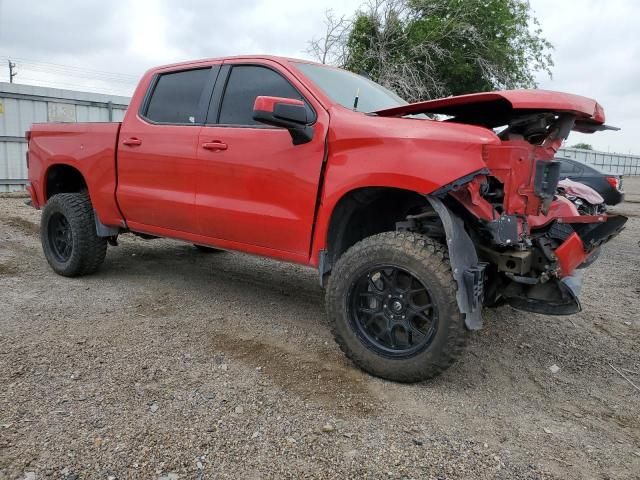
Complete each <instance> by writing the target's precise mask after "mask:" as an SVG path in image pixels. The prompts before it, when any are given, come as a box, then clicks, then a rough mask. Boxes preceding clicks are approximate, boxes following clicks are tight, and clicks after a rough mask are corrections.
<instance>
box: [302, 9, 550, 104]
mask: <svg viewBox="0 0 640 480" xmlns="http://www.w3.org/2000/svg"><path fill="white" fill-rule="evenodd" d="M340 38H341V39H342V48H341V50H340V52H341V55H340V57H339V59H338V61H337V62H335V63H338V64H339V66H342V67H344V68H347V69H349V70H352V71H354V72H356V73H365V74H367V75H368V76H369V77H370V78H371V79H373V80H375V81H377V82H379V83H381V84H383V85H385V86H387V87H390V88H392V89H394V90H396V91H397V92H398V93H399V94H400V95H401V96H403V97H405V98H407V100H413V101H415V100H419V99H427V98H434V97H439V96H443V95H457V94H463V93H469V92H477V91H487V90H494V89H510V88H528V87H534V86H535V85H536V83H535V74H536V72H538V71H544V72H547V73H548V74H549V75H551V67H552V66H553V61H552V58H551V53H550V52H551V49H552V48H553V47H552V45H551V44H550V43H549V42H548V41H547V40H546V39H544V38H543V37H542V31H541V29H540V25H539V23H538V21H537V20H536V18H535V17H534V16H533V14H532V12H531V9H530V6H529V2H528V1H527V0H372V1H371V3H368V4H366V5H365V6H363V7H361V9H360V10H359V11H358V12H357V13H356V15H355V16H354V18H353V19H352V21H350V22H349V23H348V24H345V25H344V31H343V34H342V35H341V36H340ZM312 42H313V41H312Z"/></svg>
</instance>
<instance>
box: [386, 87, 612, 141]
mask: <svg viewBox="0 0 640 480" xmlns="http://www.w3.org/2000/svg"><path fill="white" fill-rule="evenodd" d="M539 112H554V113H563V112H566V113H571V114H573V115H575V116H576V123H575V126H574V128H573V129H574V130H576V131H583V132H585V133H590V132H593V131H596V130H604V129H610V128H612V127H607V126H606V125H604V122H605V116H604V110H603V108H602V106H601V105H600V104H599V103H598V102H596V101H595V100H593V99H591V98H587V97H582V96H580V95H573V94H570V93H562V92H553V91H549V90H537V89H532V90H503V91H497V92H484V93H472V94H469V95H460V96H455V97H447V98H441V99H437V100H428V101H425V102H417V103H410V104H408V105H400V106H398V107H393V108H386V109H383V110H379V111H377V112H375V113H376V114H377V115H380V116H384V117H397V116H403V115H411V114H420V113H425V114H442V115H448V116H450V117H452V118H451V119H450V120H447V121H451V122H457V123H469V124H473V125H482V126H484V127H487V128H496V127H499V126H502V125H506V124H508V123H510V121H511V120H513V119H514V118H516V117H520V116H522V115H525V114H530V113H539Z"/></svg>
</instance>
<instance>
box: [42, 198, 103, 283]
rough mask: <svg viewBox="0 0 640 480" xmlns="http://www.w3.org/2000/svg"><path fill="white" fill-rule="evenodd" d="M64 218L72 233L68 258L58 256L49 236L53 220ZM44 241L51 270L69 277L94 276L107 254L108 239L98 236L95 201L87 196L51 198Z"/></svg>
mask: <svg viewBox="0 0 640 480" xmlns="http://www.w3.org/2000/svg"><path fill="white" fill-rule="evenodd" d="M60 216H62V217H64V218H65V219H66V221H67V222H68V225H69V227H70V230H71V245H72V247H71V252H70V254H69V256H68V258H61V257H60V256H59V255H57V254H56V247H55V246H54V245H53V243H52V240H51V236H50V234H49V228H50V224H51V222H52V219H59V218H60ZM40 240H41V241H42V248H43V250H44V255H45V257H46V259H47V261H48V262H49V265H51V268H52V269H53V270H54V271H55V272H56V273H58V274H59V275H63V276H65V277H77V276H81V275H87V274H90V273H94V272H95V271H96V270H98V268H99V267H100V265H101V264H102V262H103V261H104V257H105V255H106V254H107V239H106V238H103V237H99V236H98V235H97V234H96V223H95V218H94V213H93V207H92V206H91V200H90V199H89V196H88V195H87V194H86V193H59V194H57V195H54V196H53V197H51V198H50V199H49V200H48V201H47V204H46V205H45V207H44V209H43V211H42V218H41V220H40Z"/></svg>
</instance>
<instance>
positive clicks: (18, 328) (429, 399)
mask: <svg viewBox="0 0 640 480" xmlns="http://www.w3.org/2000/svg"><path fill="white" fill-rule="evenodd" d="M626 188H627V191H628V192H629V193H628V197H627V198H628V200H629V202H627V203H625V204H624V205H622V206H621V207H620V208H619V209H618V210H619V211H621V212H623V213H625V214H628V215H629V216H630V220H629V223H628V227H627V229H626V230H625V231H624V232H623V234H622V235H621V236H620V237H618V238H617V239H616V240H614V241H613V242H612V243H611V244H609V245H608V246H607V248H606V250H605V252H604V254H603V256H602V257H601V259H600V260H599V261H598V262H597V263H596V264H595V265H594V266H593V267H592V268H591V269H590V270H589V271H588V273H587V274H586V280H585V285H584V290H583V307H584V310H583V312H582V313H580V314H578V315H574V316H572V317H555V318H554V317H545V316H540V315H535V314H528V313H522V312H518V311H515V310H512V309H510V308H509V307H503V308H501V309H498V310H487V311H485V312H486V313H485V322H486V326H485V328H484V329H483V330H482V331H480V332H479V333H477V334H474V335H472V336H471V339H470V345H469V348H468V350H467V352H466V355H465V356H464V358H463V359H462V360H461V361H460V362H458V363H457V364H456V365H455V366H454V367H453V368H451V369H450V370H449V371H447V372H446V373H445V374H444V375H443V376H441V377H440V378H438V379H435V380H433V381H430V382H427V383H422V384H416V385H399V384H394V383H390V382H386V381H383V380H379V379H376V378H372V377H370V376H368V375H366V374H364V373H362V372H360V371H359V370H357V369H356V368H354V367H353V366H352V365H351V364H350V363H349V362H348V361H347V360H346V359H345V358H344V357H343V355H342V354H341V353H340V351H339V350H338V348H337V346H336V345H335V344H334V342H333V339H332V338H331V336H330V333H329V331H328V328H327V325H326V320H325V317H324V311H323V294H322V291H321V290H320V288H319V287H318V282H317V275H316V273H315V271H312V270H309V269H306V268H303V267H300V266H295V265H287V264H281V263H277V262H274V261H270V260H265V259H260V258H255V257H250V256H247V255H242V254H236V253H221V254H215V255H206V254H201V253H199V252H197V251H196V250H195V249H194V248H193V247H192V246H190V245H185V244H181V243H178V242H174V241H168V240H153V241H144V240H142V239H139V238H135V237H132V236H128V235H125V236H123V237H121V245H120V246H119V247H118V248H111V247H110V249H109V253H108V255H107V260H106V262H105V264H104V266H103V268H102V269H101V270H100V272H99V273H98V274H96V275H93V276H90V277H85V278H80V279H67V278H63V277H59V276H57V275H55V274H54V273H53V272H52V271H51V270H50V268H49V267H48V265H47V264H46V262H45V260H44V257H43V255H42V252H41V248H40V242H39V237H38V230H39V229H38V222H39V212H36V211H35V210H33V209H31V208H29V207H27V206H25V205H24V199H19V198H4V199H0V385H1V387H2V388H1V390H0V478H2V479H4V478H30V479H33V478H68V479H71V478H104V479H107V478H111V479H114V478H119V479H123V478H163V479H175V478H181V479H183V478H375V479H377V478H416V479H418V478H420V479H423V478H434V479H435V478H447V479H455V478H504V479H513V478H568V479H577V478H638V475H639V473H638V472H640V391H638V390H635V389H634V387H633V386H632V385H631V384H630V383H629V382H627V381H626V380H625V379H624V378H622V377H621V376H620V375H619V374H618V373H616V372H615V371H614V370H613V367H615V368H617V369H618V370H620V371H621V372H622V373H624V374H625V375H626V376H627V377H628V378H629V379H630V380H631V381H632V382H633V383H635V384H636V385H639V386H640V346H639V344H638V339H639V338H640V336H639V332H640V318H639V313H640V246H639V245H638V240H639V239H640V179H637V181H627V182H626ZM554 365H556V366H557V367H559V371H557V373H552V371H551V370H550V368H549V367H552V366H554ZM623 369H624V370H623ZM554 370H555V369H554Z"/></svg>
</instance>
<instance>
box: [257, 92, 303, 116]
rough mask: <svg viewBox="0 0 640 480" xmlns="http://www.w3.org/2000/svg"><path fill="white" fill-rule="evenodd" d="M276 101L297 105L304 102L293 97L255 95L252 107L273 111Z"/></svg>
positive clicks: (301, 104)
mask: <svg viewBox="0 0 640 480" xmlns="http://www.w3.org/2000/svg"><path fill="white" fill-rule="evenodd" d="M278 103H286V104H289V105H299V106H303V105H304V102H303V101H302V100H297V99H295V98H281V97H267V96H260V97H256V101H255V103H254V104H253V109H254V110H262V111H263V112H271V113H273V111H274V110H275V108H276V104H278Z"/></svg>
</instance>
